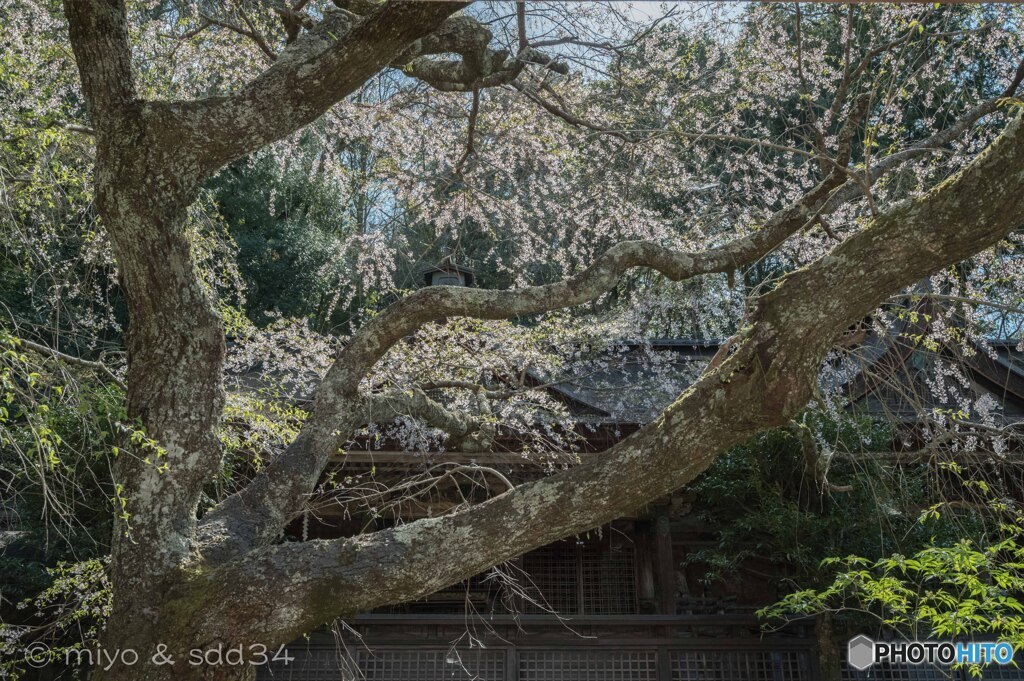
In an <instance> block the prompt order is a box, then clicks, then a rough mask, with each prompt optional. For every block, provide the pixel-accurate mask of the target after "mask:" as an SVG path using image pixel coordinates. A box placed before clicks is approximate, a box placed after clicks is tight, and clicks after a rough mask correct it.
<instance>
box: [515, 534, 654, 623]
mask: <svg viewBox="0 0 1024 681" xmlns="http://www.w3.org/2000/svg"><path fill="white" fill-rule="evenodd" d="M523 570H524V571H525V572H526V573H527V574H528V575H529V576H530V580H531V581H532V582H533V588H529V589H527V591H528V592H529V594H530V596H531V598H533V599H534V600H536V601H537V602H536V603H526V605H525V607H524V610H525V611H526V612H534V613H537V612H545V611H546V609H550V610H554V611H555V612H557V613H559V614H561V615H631V614H635V613H636V611H637V606H636V581H635V578H634V565H633V550H632V547H630V546H628V545H624V546H612V545H610V544H609V542H608V541H607V540H605V541H603V542H597V541H593V542H581V541H575V540H568V541H562V542H557V543H555V544H551V545H549V546H545V547H543V548H541V549H537V550H536V551H531V552H530V553H528V554H526V555H525V556H523Z"/></svg>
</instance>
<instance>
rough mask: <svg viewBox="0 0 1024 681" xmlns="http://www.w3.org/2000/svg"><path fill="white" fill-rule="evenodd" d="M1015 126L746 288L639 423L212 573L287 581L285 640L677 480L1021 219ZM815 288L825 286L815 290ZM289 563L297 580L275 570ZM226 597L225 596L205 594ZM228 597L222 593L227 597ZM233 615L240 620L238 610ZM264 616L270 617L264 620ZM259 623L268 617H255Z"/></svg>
mask: <svg viewBox="0 0 1024 681" xmlns="http://www.w3.org/2000/svg"><path fill="white" fill-rule="evenodd" d="M1022 192H1024V124H1022V122H1021V120H1020V119H1018V120H1016V121H1014V122H1013V123H1012V124H1011V125H1010V126H1009V127H1008V128H1007V129H1006V131H1005V132H1004V133H1003V135H1001V136H1000V138H999V139H998V140H997V141H996V142H995V143H993V144H992V145H991V146H990V147H989V148H988V149H987V150H986V151H985V152H983V153H982V154H981V155H980V156H979V157H978V158H977V159H976V160H975V161H974V162H972V163H971V164H970V165H969V166H968V167H967V168H965V169H964V170H963V171H961V172H960V173H958V174H957V175H956V176H954V177H953V178H951V179H950V180H947V181H946V182H944V183H942V184H941V185H939V186H938V187H936V188H935V189H933V190H932V191H931V192H929V193H927V194H925V195H924V196H922V197H919V198H917V199H915V200H913V201H907V202H904V203H901V204H899V205H897V206H896V207H895V208H893V209H892V210H891V211H890V212H888V213H885V214H883V215H881V216H879V217H878V218H876V219H875V220H874V221H873V223H872V224H871V225H869V226H868V228H867V229H865V230H864V231H862V232H860V233H858V234H856V235H855V236H852V237H850V238H849V239H848V240H847V241H845V242H844V243H843V244H841V245H839V246H838V247H837V248H836V249H835V250H834V251H833V252H832V253H831V254H829V255H826V256H823V257H822V258H820V259H818V260H817V261H815V262H814V263H812V264H811V265H809V266H807V267H805V268H803V269H801V270H797V271H796V272H794V273H792V274H790V275H788V276H787V277H785V278H784V280H783V281H782V283H781V284H780V285H779V286H778V287H777V288H776V289H775V290H774V291H772V292H771V293H769V294H767V295H765V296H764V297H762V298H761V299H760V300H759V303H758V306H757V308H756V309H755V311H754V313H753V316H752V324H751V326H749V327H748V328H747V330H746V331H745V332H744V333H743V335H742V338H741V339H740V340H739V347H738V349H737V350H736V352H735V353H733V354H732V355H730V356H729V357H728V359H726V360H725V361H724V362H723V363H722V364H721V365H720V366H719V367H718V368H717V369H716V370H715V371H713V372H710V373H706V374H705V375H703V376H702V377H701V378H700V379H699V380H698V381H697V383H695V384H694V385H693V386H691V387H690V388H689V389H688V390H687V391H686V392H684V393H683V395H681V396H680V398H679V399H678V400H676V402H674V403H673V404H672V405H670V406H669V407H667V408H666V410H665V411H664V413H663V414H662V415H661V416H660V417H659V418H658V419H657V420H655V421H654V422H652V423H651V424H649V425H647V426H645V427H644V428H643V429H641V430H640V431H639V432H637V433H636V434H634V435H633V436H630V437H629V438H627V439H625V440H623V441H622V442H620V443H619V444H618V445H616V446H614V447H613V448H612V449H610V450H608V451H607V452H606V453H603V454H598V455H593V456H591V457H588V458H587V460H586V461H585V462H584V463H582V464H580V465H579V466H577V467H575V468H572V469H570V470H567V471H564V472H560V473H557V474H555V475H552V476H550V477H548V478H545V479H542V480H539V481H536V482H533V483H529V484H526V485H523V486H520V487H517V488H516V489H514V490H512V491H510V492H507V493H505V494H502V495H500V496H498V497H496V498H493V499H490V500H488V501H486V502H483V503H481V504H479V505H477V506H474V507H472V508H469V509H467V510H464V511H461V512H457V513H454V514H451V515H448V516H444V517H440V518H428V519H423V520H418V521H415V522H412V523H409V524H406V525H403V526H401V527H398V528H395V529H390V530H384V531H379V532H375V533H372V534H368V535H362V536H357V537H353V538H346V539H336V540H328V541H315V542H307V543H302V544H299V543H289V544H283V545H278V546H271V547H265V548H262V549H258V550H255V551H253V552H252V553H250V554H249V555H248V556H246V557H244V558H242V559H240V560H238V561H237V562H235V563H233V564H231V565H228V566H225V567H224V568H222V570H223V572H221V570H214V571H213V572H214V574H216V578H218V579H220V580H222V583H225V584H230V585H241V584H244V588H245V589H250V590H251V589H252V588H256V587H254V584H257V583H262V584H263V585H264V586H263V588H265V589H271V588H272V589H275V591H276V590H277V589H279V588H280V586H281V585H282V584H287V585H288V587H287V592H286V593H282V594H280V598H278V599H276V600H275V602H274V603H272V604H267V607H268V608H273V610H274V612H278V611H280V610H281V605H282V603H288V602H290V603H294V604H297V605H300V606H301V607H295V608H289V609H288V610H289V611H291V612H295V613H301V614H297V615H296V616H295V618H294V620H293V621H288V622H284V623H282V622H280V621H279V620H278V621H277V622H275V625H277V626H279V628H278V629H277V630H273V631H272V630H270V629H269V628H268V629H265V630H263V631H261V632H260V634H261V635H263V636H265V637H266V640H272V641H278V640H280V641H284V640H287V639H288V637H290V636H292V635H295V634H296V632H299V631H303V630H306V629H309V628H310V627H312V626H315V625H317V624H319V623H320V622H322V621H327V620H329V619H331V618H332V617H334V616H336V615H338V614H339V613H341V612H357V611H365V610H368V609H371V608H373V607H376V606H380V605H383V604H387V603H395V602H402V601H405V600H410V599H413V598H417V597H421V596H423V595H426V594H429V593H432V592H434V591H436V590H437V589H440V588H443V587H445V586H447V585H449V584H452V583H455V582H457V581H459V580H460V579H465V578H467V577H469V576H471V575H473V574H476V573H478V572H480V571H481V570H483V569H486V568H487V567H488V566H490V565H494V564H497V563H499V562H501V561H503V560H507V559H509V558H511V557H513V556H516V555H519V554H521V553H523V552H525V551H528V550H530V549H532V548H534V547H536V546H541V545H544V544H546V543H549V542H551V541H554V540H556V539H559V538H561V537H563V536H566V535H570V534H573V533H575V532H582V531H585V530H587V529H589V528H592V527H595V526H598V525H600V524H602V523H605V522H607V521H609V520H611V519H613V518H616V517H619V516H622V515H623V514H626V513H629V512H630V511H632V510H634V509H635V508H637V507H639V506H641V505H643V504H645V503H648V502H649V501H650V500H651V499H653V498H657V497H658V496H661V495H663V494H666V493H669V492H671V491H673V490H675V489H678V488H679V487H680V486H682V485H683V484H685V483H687V482H689V481H690V480H692V479H693V478H694V477H696V476H697V475H698V474H700V473H701V472H702V471H703V470H705V469H706V468H707V467H708V466H709V465H710V464H711V462H712V461H713V460H714V458H715V456H716V455H717V453H718V452H720V451H723V450H724V449H726V448H728V447H730V446H732V445H735V444H737V443H739V442H742V441H743V440H745V439H747V438H748V437H750V436H752V435H754V434H756V433H757V432H760V431H762V430H765V429H767V428H771V427H778V426H781V425H783V424H785V423H786V422H787V421H788V419H790V418H792V416H793V415H794V414H796V413H797V412H798V411H799V410H800V409H802V408H804V407H805V406H806V402H807V399H809V398H810V396H811V394H812V388H813V383H814V379H815V377H816V376H817V372H818V369H819V368H820V364H821V361H822V359H823V357H824V355H825V353H826V352H827V351H828V349H829V348H830V347H831V344H832V343H833V342H834V339H835V338H836V337H837V335H838V334H839V333H841V332H842V331H843V330H844V329H845V328H847V327H848V326H849V324H850V323H852V322H854V321H856V320H857V319H860V318H862V317H863V316H864V315H865V314H867V313H869V312H870V310H871V309H873V308H874V307H875V306H877V305H878V304H879V303H880V302H881V301H883V300H884V299H885V298H886V297H887V296H889V295H891V294H892V292H893V291H896V290H899V289H901V288H903V287H906V286H909V285H911V284H913V283H914V282H915V281H917V280H919V279H920V278H921V277H922V276H925V275H927V274H929V273H931V272H934V271H936V270H938V269H941V268H942V267H946V266H949V265H950V264H952V263H955V262H959V261H961V260H963V259H964V258H966V257H969V256H970V255H972V254H973V253H975V252H977V251H978V250H979V249H982V248H985V247H987V246H990V245H992V244H994V243H996V242H997V241H998V240H1000V239H1002V238H1004V237H1005V236H1006V235H1007V234H1008V233H1009V232H1010V231H1011V230H1012V229H1014V228H1016V227H1018V226H1019V225H1020V224H1021V222H1024V203H1021V202H1018V201H1012V200H1007V198H1008V197H1012V196H1017V195H1020V194H1021V193H1022ZM823 291H832V292H836V293H837V295H822V292H823ZM295 574H302V575H304V576H306V579H303V580H289V579H286V577H287V576H291V575H295ZM218 598H220V599H222V600H223V602H224V603H225V604H230V603H233V602H236V599H235V598H234V597H231V596H229V595H228V594H224V593H223V592H221V593H219V594H218ZM226 607H229V606H226ZM246 616H247V617H249V618H250V619H252V613H251V612H247V613H246ZM266 619H267V620H268V621H270V620H271V619H272V618H271V617H270V616H269V613H268V617H267V618H266ZM267 626H268V627H269V626H271V625H269V624H268V625H267Z"/></svg>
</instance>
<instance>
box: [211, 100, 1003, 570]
mask: <svg viewBox="0 0 1024 681" xmlns="http://www.w3.org/2000/svg"><path fill="white" fill-rule="evenodd" d="M995 110H996V100H989V101H986V102H984V103H982V104H980V105H979V106H977V107H975V108H974V109H972V110H971V111H970V112H968V114H966V115H965V116H964V118H963V119H961V120H960V121H958V123H957V124H956V125H954V126H951V127H950V128H948V129H946V130H943V131H941V132H940V133H937V134H935V135H933V136H932V137H930V138H928V139H927V140H923V141H922V142H920V143H918V144H916V145H914V146H912V147H909V148H907V149H905V150H903V151H902V152H897V153H896V154H893V155H891V156H889V157H886V158H885V159H883V160H882V161H880V162H879V163H877V164H876V165H875V166H874V167H873V168H872V172H871V177H872V180H875V179H877V178H879V177H881V176H882V175H884V174H885V173H887V172H890V171H891V170H892V169H894V168H896V167H897V166H898V165H899V163H900V162H902V161H906V160H908V159H911V158H915V157H917V156H920V155H922V154H925V153H929V152H930V151H931V149H932V148H933V147H934V146H935V145H941V144H946V143H948V142H950V141H952V140H954V139H956V137H957V136H959V135H961V134H963V132H964V131H966V130H967V129H968V128H969V127H970V125H972V124H973V123H974V122H975V121H977V120H978V119H979V118H981V117H982V116H984V115H987V114H989V113H991V112H993V111H995ZM844 177H845V174H842V173H839V172H833V173H832V175H830V176H829V177H828V178H826V179H825V180H824V181H822V182H821V183H820V184H819V185H818V186H816V187H815V188H814V189H812V190H811V191H810V192H808V193H807V194H806V195H805V196H804V197H802V198H801V199H800V200H798V201H796V202H794V203H792V204H790V205H789V206H787V207H786V208H784V209H782V210H780V211H778V212H777V213H775V214H774V215H772V217H771V218H770V219H769V220H768V221H767V222H766V223H765V224H764V226H763V227H762V228H761V229H759V230H756V231H754V232H753V233H751V234H750V235H748V236H744V237H741V238H738V239H735V240H733V241H730V242H728V243H726V244H724V245H722V246H719V247H717V248H712V249H710V250H708V251H704V252H702V253H695V254H694V253H678V252H675V251H672V250H671V249H668V248H665V247H663V246H661V245H660V244H656V243H653V242H648V241H631V242H624V243H620V244H617V245H615V246H613V247H612V248H611V249H609V250H608V251H607V252H606V253H604V254H603V255H602V256H600V257H599V258H598V259H597V260H596V261H595V262H594V263H593V264H592V265H591V266H590V267H588V268H587V269H586V270H584V271H583V272H581V273H580V274H578V275H576V276H574V277H570V278H568V279H565V280H563V281H560V282H557V283H554V284H548V285H544V286H534V287H529V288H524V289H518V290H511V291H487V290H481V289H467V288H457V287H444V286H438V287H430V288H426V289H421V290H419V291H417V292H415V293H413V294H411V295H409V296H407V297H406V298H403V299H402V300H400V301H398V302H397V303H395V304H393V305H391V306H390V307H388V308H387V309H386V310H384V311H383V312H382V313H381V314H379V315H378V316H377V317H375V318H373V319H372V320H371V321H370V322H369V323H368V324H366V326H364V327H363V328H362V329H360V330H359V332H358V333H357V334H356V335H355V337H354V338H353V340H352V342H351V343H350V344H349V345H348V346H347V347H345V349H344V350H343V351H342V352H341V354H340V355H339V357H338V360H337V361H336V362H335V364H334V365H333V366H332V367H331V369H330V370H329V371H328V372H327V375H326V376H325V378H324V380H323V382H322V383H321V385H320V386H319V388H318V389H317V392H316V397H315V401H314V407H313V413H312V415H311V418H310V420H309V421H308V422H307V423H306V424H305V426H304V427H303V429H302V431H301V432H300V434H299V436H298V437H297V438H296V440H295V441H294V442H293V443H292V444H291V445H290V446H289V447H288V448H287V449H286V450H285V452H284V453H283V454H282V455H281V456H279V457H278V458H277V459H275V460H274V461H272V462H271V463H270V464H269V465H268V466H267V467H266V468H264V470H263V472H261V474H260V475H258V476H257V477H256V478H255V479H254V480H253V481H252V482H251V483H250V484H249V485H248V486H247V487H246V488H244V489H243V490H242V491H240V492H239V493H237V494H236V495H234V496H232V497H229V498H228V499H227V500H225V501H224V502H222V503H221V504H220V506H219V507H218V508H216V509H215V510H214V511H213V512H211V513H210V514H209V515H207V516H206V518H205V519H204V520H203V522H202V523H201V525H200V535H201V544H202V545H203V546H204V547H205V548H204V551H205V552H206V553H207V555H208V557H209V558H210V559H212V560H214V561H217V560H228V559H230V558H231V557H232V556H236V555H238V554H239V553H240V552H244V551H245V550H248V548H249V547H252V546H254V545H258V544H261V543H266V542H268V541H270V540H272V539H273V537H274V536H276V534H277V532H278V531H279V530H280V528H281V527H283V526H284V524H285V523H286V522H287V520H288V518H290V517H291V515H292V514H293V513H294V512H296V510H297V509H298V508H301V504H302V501H303V500H304V499H305V497H306V495H308V494H309V493H310V491H311V490H312V489H313V488H314V487H315V485H316V482H317V480H318V478H319V476H320V473H321V472H322V471H323V468H324V466H325V465H326V464H327V461H328V460H329V458H330V456H331V454H332V453H333V452H334V451H335V449H336V446H337V440H338V437H339V435H338V434H339V433H347V432H351V430H352V429H353V428H355V427H356V426H357V425H358V420H359V415H358V413H357V407H356V405H357V404H358V402H359V395H358V386H359V383H360V381H361V380H362V379H363V377H364V376H365V375H366V373H367V372H368V371H369V370H370V369H371V368H372V367H373V366H374V364H376V362H377V361H378V360H379V359H380V358H381V357H383V356H384V354H385V353H386V352H387V351H388V350H389V349H390V348H391V347H392V346H393V345H394V344H395V343H397V342H398V341H399V340H400V339H402V338H403V337H405V336H407V335H409V334H411V333H413V332H415V331H416V330H417V329H419V328H420V327H421V326H422V325H424V324H426V323H428V322H430V321H433V320H435V319H438V318H441V317H452V316H466V317H478V318H483V319H507V318H512V317H522V316H527V315H533V314H538V313H542V312H546V311H549V310H555V309H561V308H566V307H572V306H575V305H580V304H583V303H587V302H589V301H591V300H594V299H595V298H597V297H598V296H600V295H602V294H604V293H606V292H608V291H610V290H611V289H612V288H614V287H615V285H616V284H617V283H618V281H619V278H620V277H621V276H622V274H624V273H625V272H626V271H628V270H629V269H632V268H634V267H648V268H651V269H655V270H657V271H659V272H661V273H662V274H663V275H664V276H666V277H668V278H669V279H673V280H676V281H679V280H683V279H687V278H691V277H695V276H700V275H704V274H712V273H723V272H724V273H728V272H732V271H734V270H736V269H738V268H740V267H742V266H743V265H746V264H749V263H751V262H755V261H756V260H758V259H760V258H762V257H764V256H765V255H767V254H768V253H770V252H771V251H772V250H774V249H775V248H776V247H777V246H778V245H779V244H781V243H782V242H783V241H785V240H786V239H787V238H789V237H790V236H791V235H792V234H794V233H796V232H797V231H799V230H801V229H803V228H805V227H806V226H808V225H810V224H813V222H814V221H815V220H820V219H821V218H822V217H823V216H824V215H827V214H828V213H830V212H833V211H835V210H837V209H838V208H839V207H840V206H841V205H842V204H844V203H846V202H848V201H850V200H852V199H854V198H856V197H859V196H861V195H862V194H863V192H864V186H865V183H863V182H858V181H855V180H847V181H845V182H844V181H843V179H844ZM835 335H836V336H838V335H839V332H838V331H837V332H836V334H835Z"/></svg>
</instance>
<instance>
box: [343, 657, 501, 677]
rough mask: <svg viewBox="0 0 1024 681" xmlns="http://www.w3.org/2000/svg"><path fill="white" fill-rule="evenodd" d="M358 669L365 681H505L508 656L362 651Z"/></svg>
mask: <svg viewBox="0 0 1024 681" xmlns="http://www.w3.org/2000/svg"><path fill="white" fill-rule="evenodd" d="M358 663H359V669H360V671H361V672H362V673H363V677H362V678H364V679H365V680H366V681H463V680H466V681H468V680H470V679H472V680H474V681H477V680H479V681H504V679H505V652H504V651H503V650H474V651H463V652H460V653H455V652H452V651H447V652H446V651H439V650H436V651H435V650H378V651H373V652H370V651H366V650H361V651H359V653H358Z"/></svg>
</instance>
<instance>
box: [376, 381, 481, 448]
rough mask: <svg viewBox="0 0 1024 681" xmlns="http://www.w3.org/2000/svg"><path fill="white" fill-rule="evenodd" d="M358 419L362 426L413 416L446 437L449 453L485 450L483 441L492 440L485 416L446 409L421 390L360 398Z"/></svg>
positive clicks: (415, 389) (377, 394) (414, 389)
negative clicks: (450, 451)
mask: <svg viewBox="0 0 1024 681" xmlns="http://www.w3.org/2000/svg"><path fill="white" fill-rule="evenodd" d="M361 416H362V419H361V420H363V421H364V422H365V423H387V422H388V421H391V420H393V419H394V418H395V417H398V416H413V417H416V418H418V419H421V420H423V421H425V422H426V423H427V424H428V425H430V426H431V427H433V428H437V429H439V430H443V431H444V432H445V433H447V434H448V435H449V438H450V439H449V441H448V442H449V446H450V448H452V449H462V448H464V447H466V445H468V448H469V449H473V450H477V449H486V448H487V447H488V445H489V442H488V441H487V440H488V439H489V438H488V437H487V435H488V434H490V436H491V438H493V425H492V424H491V419H489V418H487V416H488V415H487V414H484V416H483V417H474V416H470V415H469V414H463V413H459V412H455V411H452V410H450V409H447V408H446V407H445V406H444V405H442V404H441V403H440V402H437V401H436V400H432V399H431V398H430V397H428V396H427V394H426V393H425V392H423V390H421V389H419V388H413V389H412V390H410V391H409V392H407V393H405V392H391V393H375V394H372V395H366V396H365V397H363V398H362V410H361Z"/></svg>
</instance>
